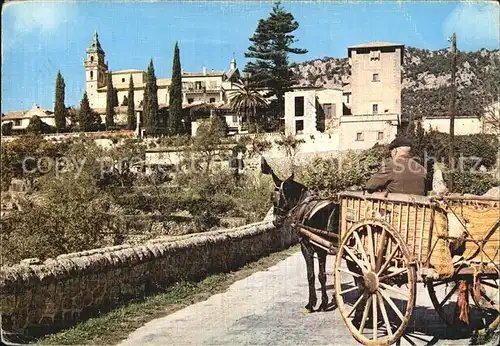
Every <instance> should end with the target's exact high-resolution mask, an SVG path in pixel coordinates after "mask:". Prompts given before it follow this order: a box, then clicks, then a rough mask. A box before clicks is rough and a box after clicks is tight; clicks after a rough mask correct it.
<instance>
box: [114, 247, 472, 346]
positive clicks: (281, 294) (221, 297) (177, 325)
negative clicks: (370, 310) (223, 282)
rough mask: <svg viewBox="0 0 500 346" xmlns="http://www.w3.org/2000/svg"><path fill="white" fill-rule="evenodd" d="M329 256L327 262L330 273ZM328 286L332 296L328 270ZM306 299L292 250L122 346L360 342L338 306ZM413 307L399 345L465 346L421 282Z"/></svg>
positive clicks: (296, 256) (302, 271) (297, 258)
mask: <svg viewBox="0 0 500 346" xmlns="http://www.w3.org/2000/svg"><path fill="white" fill-rule="evenodd" d="M333 260H334V258H333V257H330V258H329V260H328V262H329V263H328V266H327V268H329V270H330V272H331V270H332V261H333ZM328 285H329V286H328V288H329V290H328V295H329V297H330V298H331V297H332V294H333V287H332V286H333V282H332V277H331V274H330V275H329V276H328ZM317 287H319V283H317ZM318 293H319V292H318ZM306 302H307V282H306V274H305V263H304V259H303V258H302V255H301V254H300V253H297V254H294V255H292V256H290V257H288V258H287V259H286V260H284V261H282V262H280V263H278V264H277V265H276V266H274V267H271V268H269V269H268V270H266V271H262V272H258V273H255V274H253V275H251V276H249V277H247V278H246V279H243V280H241V281H238V282H236V283H234V284H233V285H232V286H231V287H230V288H229V289H228V290H227V291H226V292H224V293H221V294H216V295H214V296H212V297H210V298H209V299H208V300H206V301H204V302H200V303H197V304H194V305H191V306H188V307H186V308H185V309H182V310H180V311H177V312H175V313H173V314H171V315H169V316H166V317H163V318H159V319H156V320H153V321H151V322H149V323H147V324H146V325H144V326H143V327H141V328H139V329H137V330H136V331H134V332H133V333H132V334H130V335H129V337H128V339H127V340H125V341H124V343H123V345H250V344H251V345H315V346H316V345H359V344H358V343H357V342H356V341H355V340H354V338H353V337H352V336H351V335H350V333H349V331H348V330H347V328H346V327H345V325H344V323H343V321H342V317H341V316H340V314H339V313H338V311H337V309H335V310H334V311H329V312H318V313H312V314H307V313H304V312H303V306H304V305H305V304H306ZM318 304H319V302H318ZM416 305H417V307H416V308H415V310H414V320H413V321H412V323H411V326H412V328H410V329H413V330H412V331H410V333H409V334H408V335H407V337H406V338H405V339H401V345H411V344H415V345H426V344H428V343H429V342H431V343H432V344H435V345H453V346H460V345H468V344H469V339H468V338H463V337H462V338H459V337H458V338H456V339H453V337H454V336H453V334H451V335H449V334H450V332H449V331H448V330H447V329H446V327H445V326H444V325H443V324H442V322H441V321H440V320H439V318H438V316H437V314H436V313H435V312H434V310H433V308H432V306H431V304H430V301H429V299H428V295H427V290H426V289H425V288H424V287H423V286H422V285H419V287H418V294H417V302H416ZM447 333H448V335H447Z"/></svg>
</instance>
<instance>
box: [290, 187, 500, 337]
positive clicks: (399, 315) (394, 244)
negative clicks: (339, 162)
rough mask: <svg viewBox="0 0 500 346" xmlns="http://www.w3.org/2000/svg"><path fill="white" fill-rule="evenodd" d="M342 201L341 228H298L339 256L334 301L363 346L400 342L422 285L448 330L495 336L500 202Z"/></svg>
mask: <svg viewBox="0 0 500 346" xmlns="http://www.w3.org/2000/svg"><path fill="white" fill-rule="evenodd" d="M338 198H339V204H340V220H339V221H338V222H339V225H338V227H329V230H327V231H325V230H317V229H313V228H310V227H306V226H304V225H301V224H295V225H294V226H295V228H296V229H297V230H298V231H299V232H301V233H302V234H304V235H306V236H309V238H310V240H311V241H312V242H313V243H315V244H317V245H318V246H321V247H323V248H325V249H327V250H328V251H329V253H331V254H336V261H335V269H334V271H335V297H336V300H337V305H338V308H339V312H340V314H341V316H342V318H343V320H344V322H345V324H346V325H347V327H348V329H349V330H350V332H351V333H352V335H353V336H354V338H355V339H356V340H357V341H359V342H360V343H363V344H367V345H388V344H392V343H394V342H396V341H397V340H398V339H399V338H400V337H401V336H402V335H403V333H404V331H405V329H406V327H407V326H408V324H409V322H410V318H411V316H412V312H413V310H414V307H415V299H416V284H417V282H423V283H425V285H426V286H427V289H428V293H429V296H430V300H431V302H432V305H433V306H434V308H435V310H436V312H437V313H438V315H439V316H440V318H441V319H442V320H443V321H444V322H445V323H446V324H448V325H449V326H453V327H454V328H458V329H467V330H469V331H470V330H483V331H484V330H492V329H493V330H494V329H495V328H497V326H498V324H499V321H500V317H499V294H500V291H499V269H500V252H499V245H500V232H499V225H500V221H499V215H500V200H499V199H492V198H485V197H464V196H454V197H452V196H445V197H440V198H437V197H436V198H433V197H424V196H414V195H404V194H392V193H391V194H387V193H373V194H367V193H364V192H362V191H349V192H347V191H346V192H342V193H340V194H339V196H338ZM332 229H338V233H337V234H333V233H332V232H331V230H332Z"/></svg>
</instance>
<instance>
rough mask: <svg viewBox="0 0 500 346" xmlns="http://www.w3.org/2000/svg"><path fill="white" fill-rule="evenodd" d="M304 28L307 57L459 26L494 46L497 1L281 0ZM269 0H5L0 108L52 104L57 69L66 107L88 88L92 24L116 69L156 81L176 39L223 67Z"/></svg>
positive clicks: (197, 57)
mask: <svg viewBox="0 0 500 346" xmlns="http://www.w3.org/2000/svg"><path fill="white" fill-rule="evenodd" d="M283 4H284V7H285V9H286V10H288V11H290V12H291V13H292V14H293V15H294V16H295V18H296V20H297V21H298V22H299V24H300V28H299V29H298V30H296V32H295V35H296V37H297V38H298V39H299V42H298V43H296V46H297V47H301V48H306V49H308V50H309V53H307V54H305V55H300V56H295V57H292V59H291V60H292V61H297V62H300V61H305V60H311V59H315V58H322V57H324V56H332V57H345V56H346V54H347V47H348V46H350V45H355V44H360V43H365V42H369V41H373V40H378V41H389V42H397V43H403V44H405V45H407V46H412V47H418V48H427V49H439V48H445V47H448V46H449V43H448V42H447V37H448V36H451V34H452V33H453V32H454V31H455V32H456V33H457V45H458V49H460V50H467V51H471V50H478V49H481V48H487V49H498V48H499V29H500V24H499V18H498V13H499V12H498V11H499V6H498V5H497V4H496V2H493V1H492V2H489V1H482V2H444V1H443V2H431V3H429V2H406V1H378V2H366V1H360V2H356V1H350V2H333V1H323V2H306V1H301V2H298V1H297V2H294V1H284V2H283ZM272 5H273V3H272V2H270V1H261V2H242V1H217V2H215V1H214V2H187V1H185V2H173V1H172V2H162V1H154V2H151V1H150V2H145V1H134V2H126V1H121V2H118V1H99V2H97V1H82V2H70V1H59V2H40V1H33V2H26V1H23V2H11V3H10V4H8V5H4V7H3V8H2V107H1V108H2V112H7V111H12V110H21V109H27V108H28V109H29V108H31V106H32V105H33V104H34V103H37V104H39V105H40V106H42V107H45V108H49V109H52V108H53V104H54V89H55V79H56V74H57V71H58V70H60V71H61V73H62V75H63V77H64V79H65V82H66V105H78V104H79V102H80V99H81V96H82V94H83V92H84V91H85V80H84V69H83V60H84V58H85V50H86V48H87V47H88V46H89V45H90V43H91V41H92V34H93V32H94V30H97V32H98V33H99V38H100V41H101V45H102V47H103V49H104V51H105V52H106V59H107V60H108V62H109V67H110V69H112V70H121V69H129V68H134V69H146V67H147V64H148V63H149V59H150V58H153V60H154V65H155V71H156V76H157V78H168V77H170V74H171V69H172V54H173V47H174V44H175V41H178V42H179V47H180V52H181V64H182V67H183V68H184V70H185V71H191V72H194V71H201V69H202V67H203V66H206V67H207V70H212V69H215V70H224V69H227V68H228V67H229V62H230V60H231V58H232V55H233V53H234V54H235V57H236V60H237V62H238V66H239V67H243V66H244V64H245V63H246V61H247V60H246V59H245V58H244V52H245V51H246V49H247V48H248V46H249V40H248V38H249V37H250V36H251V35H252V34H253V32H254V30H255V28H256V26H257V22H258V20H259V19H260V18H263V17H266V16H267V15H268V14H269V12H270V11H271V8H272Z"/></svg>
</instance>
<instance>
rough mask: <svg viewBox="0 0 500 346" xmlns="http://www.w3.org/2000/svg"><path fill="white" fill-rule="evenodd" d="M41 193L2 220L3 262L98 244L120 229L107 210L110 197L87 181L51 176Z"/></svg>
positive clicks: (94, 246)
mask: <svg viewBox="0 0 500 346" xmlns="http://www.w3.org/2000/svg"><path fill="white" fill-rule="evenodd" d="M41 192H42V194H41V197H40V198H39V199H41V201H40V202H38V203H36V202H35V203H33V202H29V201H25V202H24V203H22V210H21V211H14V212H12V214H11V215H10V216H9V218H8V220H7V222H6V223H5V228H4V229H3V232H2V249H1V251H2V259H3V260H4V261H5V262H9V263H14V262H18V261H19V260H21V259H23V258H26V257H38V258H40V259H42V260H43V259H45V258H48V257H55V256H57V255H60V254H63V253H69V252H75V251H82V250H86V249H91V248H97V247H101V246H104V245H106V242H105V238H106V236H107V235H108V234H109V233H113V232H117V231H118V232H119V231H120V230H121V229H122V227H121V226H120V225H117V224H116V221H115V220H114V219H113V217H112V215H110V214H109V213H108V210H109V208H110V207H111V202H112V200H111V199H110V198H109V196H108V195H106V194H103V193H102V192H101V191H99V190H98V189H97V188H96V187H95V186H93V185H92V183H91V182H90V181H89V180H86V179H82V180H72V179H66V178H63V179H61V180H59V179H53V180H52V181H51V182H46V184H45V185H44V187H43V189H42V190H41Z"/></svg>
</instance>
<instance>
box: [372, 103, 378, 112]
mask: <svg viewBox="0 0 500 346" xmlns="http://www.w3.org/2000/svg"><path fill="white" fill-rule="evenodd" d="M372 113H373V114H377V113H378V104H376V103H374V104H373V105H372Z"/></svg>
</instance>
